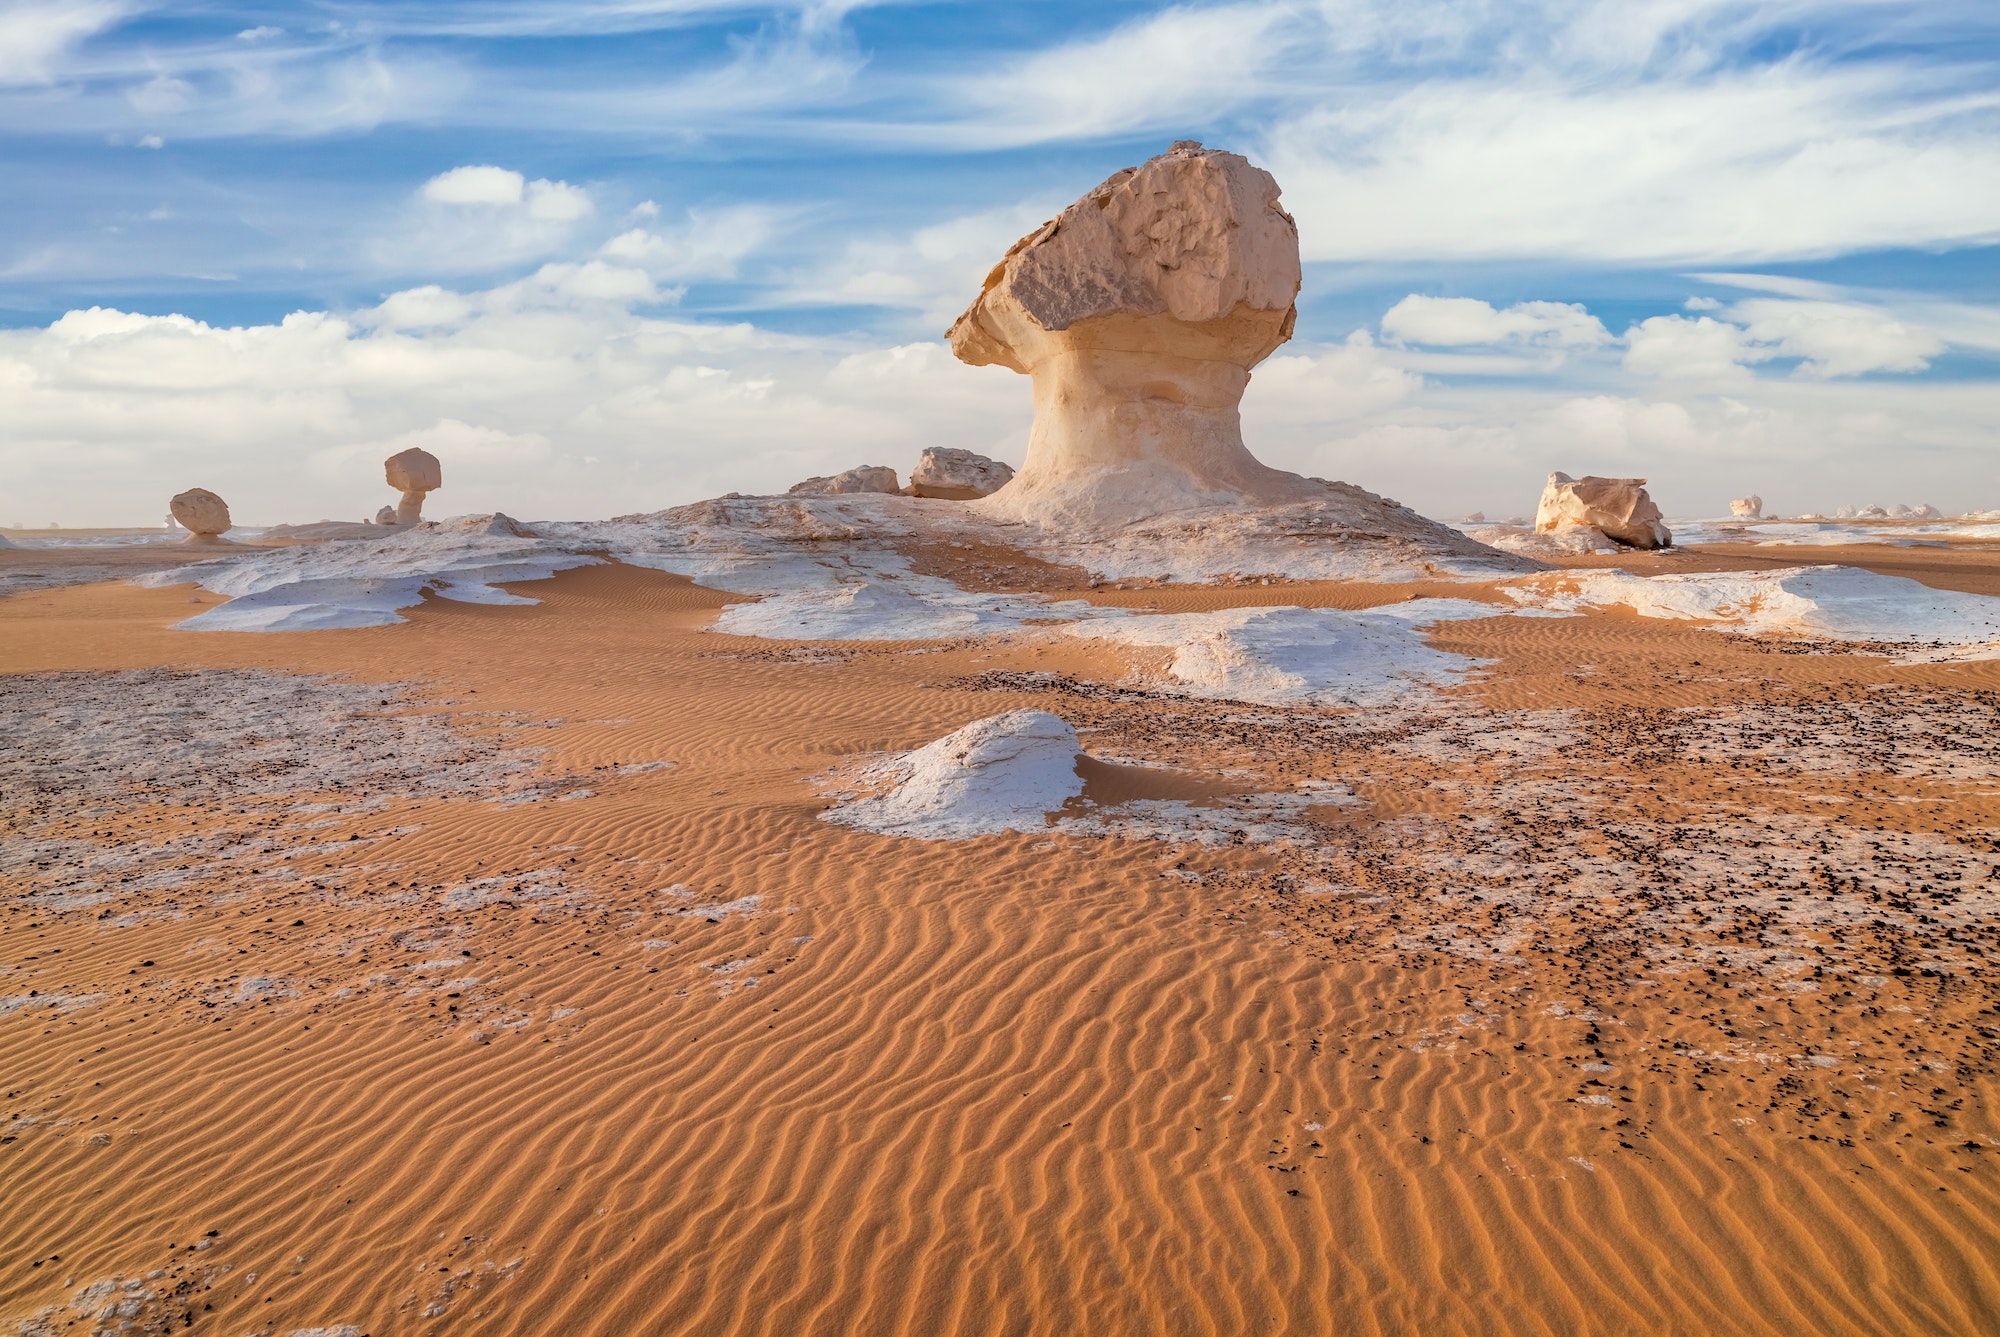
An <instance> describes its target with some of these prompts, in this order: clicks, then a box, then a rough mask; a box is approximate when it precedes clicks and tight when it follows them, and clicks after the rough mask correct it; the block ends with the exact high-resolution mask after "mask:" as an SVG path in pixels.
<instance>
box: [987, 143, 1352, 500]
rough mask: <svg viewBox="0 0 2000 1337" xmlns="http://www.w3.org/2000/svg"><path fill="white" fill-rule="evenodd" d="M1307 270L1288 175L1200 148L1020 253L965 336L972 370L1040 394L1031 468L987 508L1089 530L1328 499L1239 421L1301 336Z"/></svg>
mask: <svg viewBox="0 0 2000 1337" xmlns="http://www.w3.org/2000/svg"><path fill="white" fill-rule="evenodd" d="M1299 272H1300V271H1299V233H1298V227H1297V225H1296V224H1295V223H1294V222H1293V221H1292V217H1291V215H1290V214H1288V213H1286V212H1285V211H1284V209H1282V208H1280V207H1279V204H1278V183H1277V182H1276V181H1275V180H1273V179H1272V177H1271V174H1270V173H1268V172H1266V171H1263V170H1262V169H1261V168H1257V167H1253V166H1251V164H1250V162H1249V161H1248V160H1247V159H1245V158H1243V157H1241V156H1240V155H1238V154H1234V153H1225V152H1221V151H1220V150H1216V149H1204V148H1203V147H1202V146H1201V145H1200V144H1198V143H1195V142H1193V141H1192V140H1183V141H1181V142H1179V143H1177V144H1175V145H1174V146H1173V147H1172V148H1171V149H1169V150H1168V151H1167V152H1165V153H1163V154H1161V155H1160V156H1158V157H1156V158H1151V159H1149V160H1147V161H1146V162H1144V163H1142V164H1140V165H1139V166H1138V167H1128V168H1126V169H1125V170H1124V171H1121V172H1118V173H1116V174H1114V175H1113V176H1111V177H1110V178H1109V179H1108V180H1106V181H1105V182H1104V183H1103V184H1102V185H1100V186H1098V187H1097V188H1096V189H1095V190H1093V191H1091V192H1090V193H1089V194H1087V195H1085V196H1084V197H1083V198H1082V199H1080V200H1078V201H1077V202H1076V203H1075V204H1072V205H1071V206H1070V207H1069V208H1067V209H1065V210H1064V211H1063V212H1062V213H1061V215H1059V216H1058V217H1057V218H1055V219H1054V220H1052V221H1051V222H1049V223H1047V224H1045V225H1043V226H1042V227H1041V228H1039V229H1037V230H1036V231H1035V232H1032V233H1030V234H1029V235H1028V236H1026V237H1023V238H1022V239H1021V240H1020V241H1017V242H1015V243H1014V245H1013V247H1012V249H1010V250H1009V251H1008V252H1007V254H1006V256H1005V257H1004V258H1003V259H1002V260H1001V262H1000V263H999V264H998V265H996V266H995V267H994V268H993V271H992V272H991V273H990V274H988V275H987V277H986V283H985V286H984V289H983V290H982V291H981V292H980V294H979V296H978V297H977V298H976V299H974V301H973V303H972V305H971V306H970V307H968V308H967V309H966V311H965V314H963V315H962V316H960V317H959V318H958V320H957V321H956V322H955V323H954V324H953V325H952V327H951V333H950V338H951V349H952V352H953V353H954V354H956V355H957V356H958V358H959V360H960V361H963V362H967V363H970V364H972V365H973V366H989V365H991V366H1001V367H1006V368H1008V369H1009V370H1012V371H1017V372H1021V373H1024V374H1026V375H1027V376H1029V377H1031V378H1032V379H1033V381H1034V399H1035V421H1034V427H1033V428H1032V430H1031V432H1030V434H1029V438H1028V458H1027V461H1026V463H1025V464H1023V465H1022V467H1021V471H1020V472H1019V473H1018V474H1016V475H1015V477H1014V480H1013V481H1012V482H1011V483H1009V484H1007V486H1005V487H1004V488H1002V489H1001V490H1000V491H998V492H997V493H995V494H994V495H993V496H992V497H991V498H988V499H986V500H983V501H981V502H979V503H977V504H978V506H979V508H980V509H981V510H982V511H985V512H986V513H987V514H990V515H995V516H1000V517H1007V518H1014V519H1027V520H1033V521H1036V522H1038V523H1040V524H1043V525H1047V526H1059V525H1072V524H1074V525H1085V526H1090V525H1107V524H1117V523H1121V522H1123V521H1127V520H1133V519H1139V518H1144V517H1146V516H1151V515H1161V514H1166V513H1169V512H1173V511H1181V510H1187V509H1190V508H1193V507H1198V506H1212V505H1230V504H1234V505H1242V504H1244V503H1246V502H1247V503H1257V504H1284V503H1288V502H1297V501H1304V500H1309V499H1312V498H1315V497H1321V496H1324V495H1325V490H1324V485H1321V484H1316V483H1313V482H1312V481H1310V480H1308V479H1305V478H1301V477H1299V476H1298V475H1297V474H1290V473H1285V472H1282V471H1280V470H1277V469H1272V468H1270V467H1268V466H1267V465H1265V464H1263V463H1261V462H1259V461H1258V460H1257V459H1256V457H1255V456H1253V455H1251V453H1250V451H1249V450H1248V448H1247V447H1245V446H1244V444H1243V429H1242V422H1241V419H1240V416H1239V414H1238V405H1239V403H1240V402H1241V400H1242V398H1243V391H1244V389H1245V387H1247V386H1248V385H1249V383H1250V369H1251V368H1252V367H1254V366H1256V365H1257V364H1258V363H1259V362H1262V361H1263V360H1264V359H1265V358H1266V357H1268V356H1270V354H1271V352H1272V351H1273V350H1274V349H1276V348H1277V347H1278V346H1279V345H1280V344H1282V343H1284V342H1285V341H1286V340H1287V339H1289V338H1291V337H1292V325H1293V323H1294V321H1295V320H1296V319H1297V309H1296V308H1295V307H1294V306H1293V302H1294V300H1295V299H1296V298H1297V297H1298V293H1299Z"/></svg>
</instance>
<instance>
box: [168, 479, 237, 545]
mask: <svg viewBox="0 0 2000 1337" xmlns="http://www.w3.org/2000/svg"><path fill="white" fill-rule="evenodd" d="M167 509H169V510H170V511H172V512H173V515H174V519H175V520H176V521H178V522H179V524H180V527H181V528H182V529H185V530H187V531H188V537H187V541H188V542H189V543H218V542H220V541H221V537H222V535H223V534H225V533H227V532H228V530H229V503H228V502H226V501H224V500H223V499H222V498H220V497H218V496H216V495H215V494H214V493H213V492H210V491H209V490H208V489H207V488H205V487H191V488H189V489H188V490H187V491H185V492H181V493H177V494H176V495H175V497H174V499H173V500H172V501H171V502H169V503H168V506H167Z"/></svg>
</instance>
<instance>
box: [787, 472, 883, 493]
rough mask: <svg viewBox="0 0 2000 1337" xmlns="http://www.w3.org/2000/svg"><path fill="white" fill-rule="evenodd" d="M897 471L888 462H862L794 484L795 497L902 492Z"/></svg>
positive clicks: (792, 491)
mask: <svg viewBox="0 0 2000 1337" xmlns="http://www.w3.org/2000/svg"><path fill="white" fill-rule="evenodd" d="M902 490H903V485H902V484H901V483H899V482H897V481H896V471H895V470H894V469H891V468H890V467H889V466H888V465H886V464H862V465H857V466H856V467H854V468H852V469H848V470H845V471H843V472H841V473H837V474H824V475H822V476H820V477H818V478H808V479H806V481H805V482H803V483H797V484H794V485H793V487H792V490H791V494H790V495H792V496H794V497H844V496H847V495H848V494H850V493H855V492H901V491H902Z"/></svg>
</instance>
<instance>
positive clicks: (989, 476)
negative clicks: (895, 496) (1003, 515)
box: [909, 446, 1014, 501]
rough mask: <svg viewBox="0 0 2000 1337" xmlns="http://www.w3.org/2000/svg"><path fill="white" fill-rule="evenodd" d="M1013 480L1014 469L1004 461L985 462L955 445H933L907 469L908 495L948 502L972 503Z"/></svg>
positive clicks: (983, 457) (981, 457) (978, 456)
mask: <svg viewBox="0 0 2000 1337" xmlns="http://www.w3.org/2000/svg"><path fill="white" fill-rule="evenodd" d="M1013 481H1014V466H1013V465H1011V464H1008V463H1006V462H1005V461H1003V460H993V459H988V458H987V457H986V456H984V455H975V454H973V453H972V452H971V451H969V450H959V449H958V448H957V447H955V446H932V447H930V448H929V449H927V450H925V451H924V453H923V454H922V455H921V456H919V457H918V458H917V467H916V468H914V469H912V470H910V487H909V493H910V495H911V496H913V497H941V498H944V499H945V500H947V501H971V500H973V499H974V498H976V497H989V496H991V495H993V494H994V493H995V492H998V491H999V490H1000V489H1001V488H1003V487H1005V486H1007V484H1009V483H1011V482H1013Z"/></svg>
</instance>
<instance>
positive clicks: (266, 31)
mask: <svg viewBox="0 0 2000 1337" xmlns="http://www.w3.org/2000/svg"><path fill="white" fill-rule="evenodd" d="M284 35H285V30H284V29H283V28H273V27H272V26H271V25H270V24H268V23H260V24H258V25H257V26H256V27H254V28H245V29H244V30H243V31H242V32H239V33H237V34H236V40H237V41H239V42H268V41H270V40H271V39H272V38H274V37H283V36H284Z"/></svg>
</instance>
